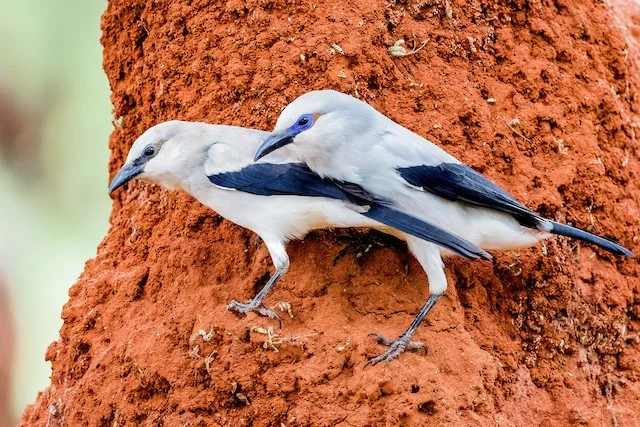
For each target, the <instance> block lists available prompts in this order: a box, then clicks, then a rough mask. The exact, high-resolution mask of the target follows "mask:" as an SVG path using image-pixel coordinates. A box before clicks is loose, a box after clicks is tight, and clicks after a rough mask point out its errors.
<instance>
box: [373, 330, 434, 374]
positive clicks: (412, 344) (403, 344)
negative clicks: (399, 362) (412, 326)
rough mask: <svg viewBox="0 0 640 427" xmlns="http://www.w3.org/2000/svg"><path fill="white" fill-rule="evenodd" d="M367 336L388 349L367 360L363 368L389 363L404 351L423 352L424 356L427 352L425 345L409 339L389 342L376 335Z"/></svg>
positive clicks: (401, 338)
mask: <svg viewBox="0 0 640 427" xmlns="http://www.w3.org/2000/svg"><path fill="white" fill-rule="evenodd" d="M369 335H370V336H374V337H376V341H377V342H378V344H382V345H386V346H388V347H389V348H388V349H387V351H385V352H384V353H382V354H381V355H379V356H376V357H373V358H371V359H369V360H368V361H367V363H366V365H364V366H365V367H367V366H369V365H372V366H373V365H377V364H378V363H380V362H391V361H392V360H393V359H395V358H397V357H398V356H400V354H402V353H403V352H404V351H405V350H410V351H415V350H424V353H425V354H427V352H428V348H427V346H426V345H425V344H423V343H421V342H419V341H409V337H407V338H404V337H402V336H401V337H400V338H398V339H396V340H391V339H389V338H387V337H385V336H384V335H380V334H376V333H371V334H369Z"/></svg>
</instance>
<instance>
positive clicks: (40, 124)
mask: <svg viewBox="0 0 640 427" xmlns="http://www.w3.org/2000/svg"><path fill="white" fill-rule="evenodd" d="M106 5H107V2H106V0H101V1H87V0H0V10H2V12H3V13H2V14H0V40H2V42H1V43H0V64H2V66H0V194H1V195H2V196H1V198H0V200H1V202H0V236H1V238H0V282H4V284H5V286H6V287H7V288H8V295H9V297H8V303H9V313H10V314H11V316H12V319H11V320H9V319H7V318H6V314H7V311H6V308H3V307H5V305H4V302H3V301H0V309H1V310H3V312H2V313H0V314H2V315H3V316H0V329H1V330H0V332H2V331H4V332H5V333H4V334H2V333H0V347H2V350H3V351H5V353H6V352H8V351H9V350H10V349H11V343H10V342H7V341H13V351H12V352H11V354H12V366H11V367H10V368H9V372H10V374H11V378H10V381H7V380H6V379H4V380H2V378H3V377H2V376H0V381H2V383H0V389H2V390H0V396H2V395H3V394H5V392H6V391H8V395H9V399H10V404H9V407H8V411H9V413H10V415H9V419H8V420H6V419H5V420H2V417H0V426H2V425H3V424H4V423H5V422H9V423H12V424H14V423H15V421H16V420H17V419H18V418H19V416H20V415H21V414H22V411H23V409H24V406H25V405H26V404H28V403H31V402H33V401H34V400H35V397H36V393H37V391H39V390H43V389H44V388H45V387H46V386H47V385H48V383H49V375H50V363H48V362H45V361H44V355H45V352H46V349H47V346H48V345H49V343H51V342H52V341H54V340H55V339H57V337H58V331H59V329H60V326H61V325H62V321H61V319H60V312H61V309H62V306H63V304H64V303H65V302H66V301H67V299H68V295H67V292H68V289H69V287H70V286H71V285H72V284H73V283H74V282H75V280H76V278H77V277H78V275H79V274H80V273H81V272H82V269H83V267H84V262H85V261H86V260H87V259H89V258H91V257H93V256H94V255H95V252H96V247H97V245H98V243H99V242H100V239H101V238H102V236H104V235H105V233H106V230H107V226H108V222H107V219H108V215H109V210H110V205H111V202H110V199H109V197H108V195H107V180H108V176H107V161H108V156H109V151H108V148H107V138H108V135H109V133H110V131H111V129H112V125H111V105H110V101H109V87H108V82H107V79H106V77H105V74H104V72H103V71H102V47H101V45H100V15H101V13H102V12H103V11H104V9H105V8H106ZM0 286H1V283H0ZM0 298H3V297H2V292H0ZM5 299H6V298H5ZM5 302H6V301H5ZM11 323H13V340H11V339H10V338H8V337H7V334H6V332H7V331H8V330H9V328H10V326H11ZM3 337H4V338H3ZM2 341H4V342H2ZM1 356H2V354H1V352H0V360H2V357H1ZM3 363H5V364H6V361H5V362H3ZM0 369H2V367H0ZM5 369H6V368H5ZM0 373H1V372H0ZM1 410H2V409H1V408H0V411H1Z"/></svg>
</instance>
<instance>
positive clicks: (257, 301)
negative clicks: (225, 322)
mask: <svg viewBox="0 0 640 427" xmlns="http://www.w3.org/2000/svg"><path fill="white" fill-rule="evenodd" d="M285 271H286V268H284V269H279V270H276V272H275V273H273V276H271V278H269V281H268V282H267V284H266V285H264V286H263V287H262V289H260V292H258V293H257V294H256V296H255V297H253V298H251V299H250V300H249V301H247V302H246V303H242V302H238V301H236V300H233V301H231V303H229V305H228V306H227V310H230V311H237V312H238V313H243V314H247V313H249V312H251V311H255V312H257V313H260V314H261V315H263V316H266V317H270V318H271V319H277V320H280V316H278V313H276V312H275V310H273V309H272V308H268V307H265V306H264V305H262V300H263V299H264V297H266V296H267V294H268V293H269V290H271V287H272V286H273V285H275V283H276V282H277V281H278V279H279V278H280V276H282V274H283V273H284V272H285Z"/></svg>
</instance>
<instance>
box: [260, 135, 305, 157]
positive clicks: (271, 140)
mask: <svg viewBox="0 0 640 427" xmlns="http://www.w3.org/2000/svg"><path fill="white" fill-rule="evenodd" d="M296 135H297V134H296V133H295V132H293V131H291V130H289V129H286V130H284V131H282V132H277V133H275V132H274V133H272V134H271V135H269V137H268V138H267V139H265V141H264V142H263V143H262V145H261V146H260V148H258V151H256V155H255V156H254V158H253V161H254V162H255V161H258V160H259V159H261V158H263V157H264V156H266V155H267V154H269V153H271V152H272V151H275V150H277V149H278V148H280V147H284V146H285V145H288V144H291V143H292V142H293V138H295V136H296Z"/></svg>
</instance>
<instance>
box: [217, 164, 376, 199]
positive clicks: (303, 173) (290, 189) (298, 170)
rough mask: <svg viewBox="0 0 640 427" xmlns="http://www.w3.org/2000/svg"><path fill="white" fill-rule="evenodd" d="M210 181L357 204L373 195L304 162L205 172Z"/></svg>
mask: <svg viewBox="0 0 640 427" xmlns="http://www.w3.org/2000/svg"><path fill="white" fill-rule="evenodd" d="M209 181H211V183H213V184H215V185H217V186H219V187H224V188H233V189H236V190H239V191H244V192H246V193H251V194H257V195H260V196H276V195H280V196H309V197H329V198H331V199H338V200H344V201H346V202H352V203H355V204H358V205H366V204H369V203H370V202H371V201H372V200H373V199H372V198H370V197H369V196H368V194H367V193H366V192H364V190H363V192H362V193H360V194H356V192H355V191H354V192H347V191H345V190H344V189H343V188H341V187H339V186H338V185H336V184H335V183H334V182H332V181H330V180H328V179H322V178H321V177H320V176H319V175H317V174H315V173H314V172H313V171H311V169H309V167H308V166H307V165H305V164H304V163H283V164H274V163H253V164H251V165H248V166H246V167H244V168H242V169H241V170H239V171H237V172H224V173H220V174H217V175H211V176H209Z"/></svg>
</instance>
